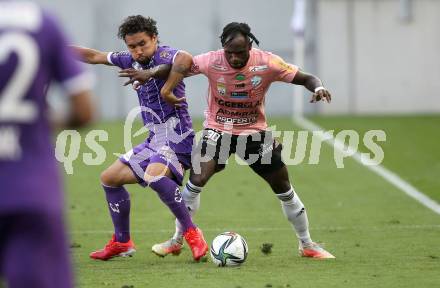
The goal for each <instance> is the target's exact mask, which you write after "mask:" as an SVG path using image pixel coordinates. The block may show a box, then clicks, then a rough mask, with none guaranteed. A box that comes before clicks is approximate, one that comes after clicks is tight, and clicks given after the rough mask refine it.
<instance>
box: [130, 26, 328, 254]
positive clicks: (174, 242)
mask: <svg viewBox="0 0 440 288" xmlns="http://www.w3.org/2000/svg"><path fill="white" fill-rule="evenodd" d="M220 40H221V44H222V46H223V49H222V50H218V51H211V52H208V53H205V54H201V55H197V56H195V57H194V58H192V57H191V55H189V54H185V57H181V58H180V59H181V60H182V61H181V62H177V61H176V63H175V66H176V67H179V69H172V70H171V72H170V74H169V77H168V81H167V82H166V83H165V85H164V87H163V88H162V95H163V97H164V99H165V100H166V101H167V102H169V103H174V102H176V101H177V99H176V98H175V96H174V95H173V93H172V91H173V89H174V87H175V85H176V83H178V82H179V81H181V79H182V78H183V77H184V76H188V75H189V76H190V75H197V74H204V75H205V76H206V77H208V80H209V95H208V109H207V111H206V116H207V117H206V121H205V130H204V134H203V138H202V141H201V145H202V147H201V149H200V150H197V151H201V155H200V156H202V157H205V156H206V155H208V156H210V157H211V160H209V161H202V162H201V163H200V172H199V173H196V172H195V171H194V165H195V164H196V163H195V161H194V156H197V155H193V168H192V169H191V174H190V179H189V181H188V183H187V184H186V186H185V189H184V190H183V193H182V194H183V199H184V200H185V202H186V204H187V206H188V209H190V211H191V214H192V215H194V213H195V212H196V211H197V210H198V209H199V205H200V192H201V191H202V188H203V187H204V186H205V185H206V183H207V182H208V180H209V179H210V178H211V176H212V175H214V174H215V173H217V172H219V171H221V170H222V169H223V168H224V167H225V165H224V163H225V161H226V159H227V158H228V157H229V155H230V154H231V153H235V152H236V150H237V146H238V145H239V144H240V143H237V141H238V140H240V138H238V135H240V134H241V135H249V136H248V137H247V139H246V144H244V145H245V147H246V148H245V149H246V151H245V155H239V156H241V157H242V158H245V157H249V156H248V155H255V154H257V155H259V156H258V157H259V158H258V160H257V161H256V162H255V163H253V164H251V165H250V167H251V168H252V169H253V170H254V172H255V173H256V174H258V175H259V176H260V177H262V178H263V179H264V180H266V182H267V183H268V184H269V185H270V187H271V188H272V190H273V191H274V192H275V194H276V196H277V197H278V198H279V199H280V201H281V207H282V210H283V212H284V214H285V216H286V217H287V219H288V220H289V221H290V222H291V224H292V226H293V228H294V230H295V232H296V235H297V237H298V239H299V252H300V255H302V256H304V257H312V258H323V259H324V258H335V257H334V256H333V255H332V254H330V253H329V252H327V251H326V250H324V249H323V248H322V247H321V246H319V245H318V244H317V243H315V242H313V241H312V239H311V237H310V233H309V228H308V226H309V224H308V218H307V213H306V210H305V208H304V204H303V203H302V202H301V200H300V198H299V196H298V194H297V193H296V192H295V190H294V188H293V186H292V185H291V183H290V181H289V175H288V170H287V168H286V166H285V164H284V163H283V162H282V159H281V150H282V146H281V144H279V143H278V142H277V141H276V140H274V139H273V138H272V135H271V133H270V132H269V131H266V129H267V123H266V117H265V114H264V98H265V95H266V92H267V90H268V88H269V86H270V84H271V83H272V82H275V81H282V82H286V83H292V84H296V85H302V86H304V87H306V88H307V89H308V90H309V91H311V92H313V93H314V94H313V96H312V99H311V101H310V102H312V103H315V102H318V101H321V100H323V101H327V102H330V101H331V95H330V93H329V92H328V91H327V90H326V89H325V88H324V87H323V84H322V82H321V80H320V79H319V78H317V77H316V76H314V75H311V74H307V73H304V72H302V71H301V70H299V68H298V67H296V66H294V65H291V64H287V63H285V62H284V60H283V59H281V58H280V57H279V56H277V55H274V54H272V53H269V52H266V51H262V50H259V49H256V48H252V43H253V42H255V43H256V44H257V45H258V43H259V41H258V40H257V39H256V37H255V36H254V35H253V34H252V33H251V29H250V27H249V26H248V25H247V24H246V23H237V22H233V23H229V24H228V25H226V26H225V27H224V29H223V33H222V35H221V36H220ZM130 76H131V77H132V81H135V80H138V81H141V82H142V81H144V78H145V76H144V75H143V74H142V73H133V74H131V75H130ZM231 134H232V135H231ZM258 134H260V135H258ZM224 137H230V138H231V144H230V147H229V153H227V154H226V155H223V157H222V156H221V155H219V154H220V151H221V149H224V147H221V144H222V138H224ZM266 137H269V138H267V139H266ZM254 139H260V140H259V141H256V140H254ZM266 143H269V145H267V146H266ZM209 150H211V151H214V153H210V152H209ZM237 152H238V151H237ZM267 153H271V155H270V157H271V159H270V162H269V164H265V163H264V161H262V160H264V158H265V157H267V156H265V155H266V154H267ZM244 156H245V157H244ZM199 158H200V157H199ZM222 158H223V159H222ZM176 224H177V225H176V233H175V234H174V236H173V237H172V238H171V239H170V240H168V241H166V242H164V243H161V244H156V245H154V246H153V247H152V249H153V251H155V253H156V254H161V255H167V254H169V253H174V254H175V253H178V251H180V249H181V248H182V232H181V227H180V225H179V223H178V222H176Z"/></svg>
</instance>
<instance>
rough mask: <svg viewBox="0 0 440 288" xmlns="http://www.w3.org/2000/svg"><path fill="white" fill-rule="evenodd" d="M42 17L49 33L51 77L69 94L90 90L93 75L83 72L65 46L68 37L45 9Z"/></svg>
mask: <svg viewBox="0 0 440 288" xmlns="http://www.w3.org/2000/svg"><path fill="white" fill-rule="evenodd" d="M44 19H45V21H46V25H47V26H46V27H48V29H49V31H50V35H51V37H50V41H51V45H50V47H51V49H52V50H51V53H50V55H51V58H50V59H51V61H50V63H51V64H50V65H51V70H52V73H51V74H52V77H53V79H55V80H56V81H57V82H59V83H60V84H61V85H62V86H63V88H64V90H66V92H67V94H69V95H73V94H76V93H79V92H82V91H85V90H90V89H91V88H92V86H93V77H92V75H91V74H90V73H87V72H85V70H84V69H83V68H82V66H81V65H80V64H79V62H78V61H77V60H76V57H75V55H74V54H73V52H72V50H71V49H69V47H68V46H67V43H69V42H68V38H67V36H66V35H65V34H64V32H63V31H62V30H61V27H60V25H59V24H58V21H57V20H56V19H55V18H54V17H53V16H52V15H51V14H48V13H47V12H46V11H45V15H44Z"/></svg>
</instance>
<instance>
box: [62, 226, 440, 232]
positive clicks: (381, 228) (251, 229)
mask: <svg viewBox="0 0 440 288" xmlns="http://www.w3.org/2000/svg"><path fill="white" fill-rule="evenodd" d="M423 229H430V230H437V229H438V230H439V232H440V224H439V225H435V224H433V225H428V224H424V225H402V224H386V225H384V226H334V227H332V226H329V227H312V228H310V230H312V231H319V230H323V231H343V230H362V231H385V230H423ZM224 231H239V232H270V231H292V228H290V227H285V228H282V227H279V228H276V227H241V228H240V227H235V228H234V229H231V227H229V228H209V229H207V228H205V229H203V232H224ZM130 232H131V233H136V234H157V233H166V234H170V235H171V234H172V233H173V230H172V229H145V230H132V231H130ZM112 233H113V231H112V230H77V231H72V232H70V233H69V234H72V235H78V234H112Z"/></svg>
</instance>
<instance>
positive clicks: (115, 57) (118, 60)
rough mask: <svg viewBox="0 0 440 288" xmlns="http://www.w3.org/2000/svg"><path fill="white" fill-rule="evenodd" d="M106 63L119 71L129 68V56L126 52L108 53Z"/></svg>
mask: <svg viewBox="0 0 440 288" xmlns="http://www.w3.org/2000/svg"><path fill="white" fill-rule="evenodd" d="M107 61H108V62H109V63H110V64H113V65H115V66H118V67H119V68H121V69H126V68H131V55H130V52H128V51H120V52H109V53H108V54H107Z"/></svg>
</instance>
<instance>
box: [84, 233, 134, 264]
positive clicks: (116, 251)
mask: <svg viewBox="0 0 440 288" xmlns="http://www.w3.org/2000/svg"><path fill="white" fill-rule="evenodd" d="M134 252H136V250H135V247H134V243H133V241H131V240H130V241H128V242H127V243H121V242H116V238H115V235H114V234H113V237H112V239H110V241H109V242H108V243H107V245H105V247H104V248H103V249H100V250H98V251H95V252H92V253H90V258H92V259H97V260H104V261H107V260H108V259H111V258H113V257H127V256H129V257H131V256H132V255H133V253H134Z"/></svg>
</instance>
